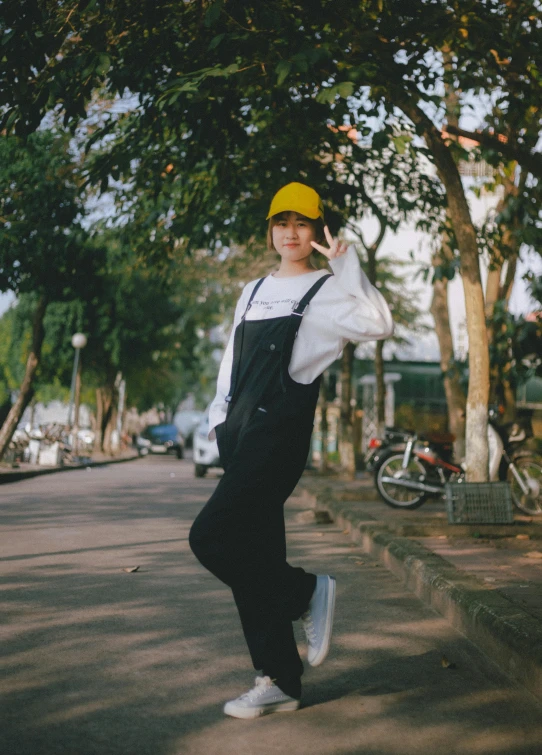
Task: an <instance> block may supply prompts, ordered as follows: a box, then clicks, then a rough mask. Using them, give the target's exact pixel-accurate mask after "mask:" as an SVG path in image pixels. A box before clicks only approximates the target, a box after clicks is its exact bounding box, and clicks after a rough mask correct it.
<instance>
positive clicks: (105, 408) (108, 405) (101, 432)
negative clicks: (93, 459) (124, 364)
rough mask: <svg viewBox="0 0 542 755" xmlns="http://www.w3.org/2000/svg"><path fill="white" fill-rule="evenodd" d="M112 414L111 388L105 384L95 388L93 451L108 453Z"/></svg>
mask: <svg viewBox="0 0 542 755" xmlns="http://www.w3.org/2000/svg"><path fill="white" fill-rule="evenodd" d="M112 415H113V388H112V386H111V384H110V385H105V386H103V387H102V388H97V389H96V435H95V438H94V451H95V453H108V446H109V440H110V436H111V429H112V427H111V422H112Z"/></svg>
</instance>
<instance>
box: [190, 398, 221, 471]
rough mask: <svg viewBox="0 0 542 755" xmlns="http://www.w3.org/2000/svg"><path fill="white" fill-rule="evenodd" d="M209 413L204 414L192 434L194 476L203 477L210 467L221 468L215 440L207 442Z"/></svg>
mask: <svg viewBox="0 0 542 755" xmlns="http://www.w3.org/2000/svg"><path fill="white" fill-rule="evenodd" d="M208 434H209V413H208V412H205V414H204V415H203V418H202V420H201V422H200V423H199V425H198V427H197V428H196V431H195V432H194V474H195V476H196V477H205V475H206V474H207V470H208V469H210V468H211V467H222V465H221V463H220V456H219V454H218V446H217V443H216V440H209V439H208V437H207V436H208Z"/></svg>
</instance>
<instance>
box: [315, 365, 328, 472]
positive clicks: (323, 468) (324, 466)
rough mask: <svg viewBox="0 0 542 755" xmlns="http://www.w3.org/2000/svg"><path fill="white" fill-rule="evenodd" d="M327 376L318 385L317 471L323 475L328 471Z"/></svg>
mask: <svg viewBox="0 0 542 755" xmlns="http://www.w3.org/2000/svg"><path fill="white" fill-rule="evenodd" d="M326 378H327V374H326V373H324V375H323V377H322V382H321V383H320V437H321V439H322V450H321V452H320V464H319V465H318V470H319V472H320V473H321V474H325V473H326V472H327V470H328V452H327V439H328V435H327V434H328V430H329V423H328V420H327V393H328V387H327V380H326Z"/></svg>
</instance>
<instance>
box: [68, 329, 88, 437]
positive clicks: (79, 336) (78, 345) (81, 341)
mask: <svg viewBox="0 0 542 755" xmlns="http://www.w3.org/2000/svg"><path fill="white" fill-rule="evenodd" d="M86 345H87V337H86V335H85V334H84V333H74V335H73V336H72V346H73V348H74V349H75V356H74V359H73V371H72V384H71V388H70V403H69V406H68V427H70V428H71V426H72V409H73V407H74V404H75V415H74V420H75V426H74V428H73V429H74V431H75V432H74V436H73V447H74V450H75V446H76V443H77V427H76V426H77V425H78V424H79V416H78V415H79V391H77V397H76V388H79V387H80V386H78V384H77V383H78V380H77V378H78V372H79V354H80V352H81V349H84V348H85V346H86Z"/></svg>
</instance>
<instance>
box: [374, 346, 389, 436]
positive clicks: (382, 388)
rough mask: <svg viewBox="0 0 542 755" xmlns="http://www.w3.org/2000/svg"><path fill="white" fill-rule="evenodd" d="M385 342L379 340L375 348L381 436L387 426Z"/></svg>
mask: <svg viewBox="0 0 542 755" xmlns="http://www.w3.org/2000/svg"><path fill="white" fill-rule="evenodd" d="M384 343H385V341H377V342H376V349H375V378H376V385H375V388H376V391H375V403H376V423H377V435H378V437H379V438H382V437H383V436H384V428H385V426H386V383H385V382H384V357H383V352H384Z"/></svg>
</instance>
